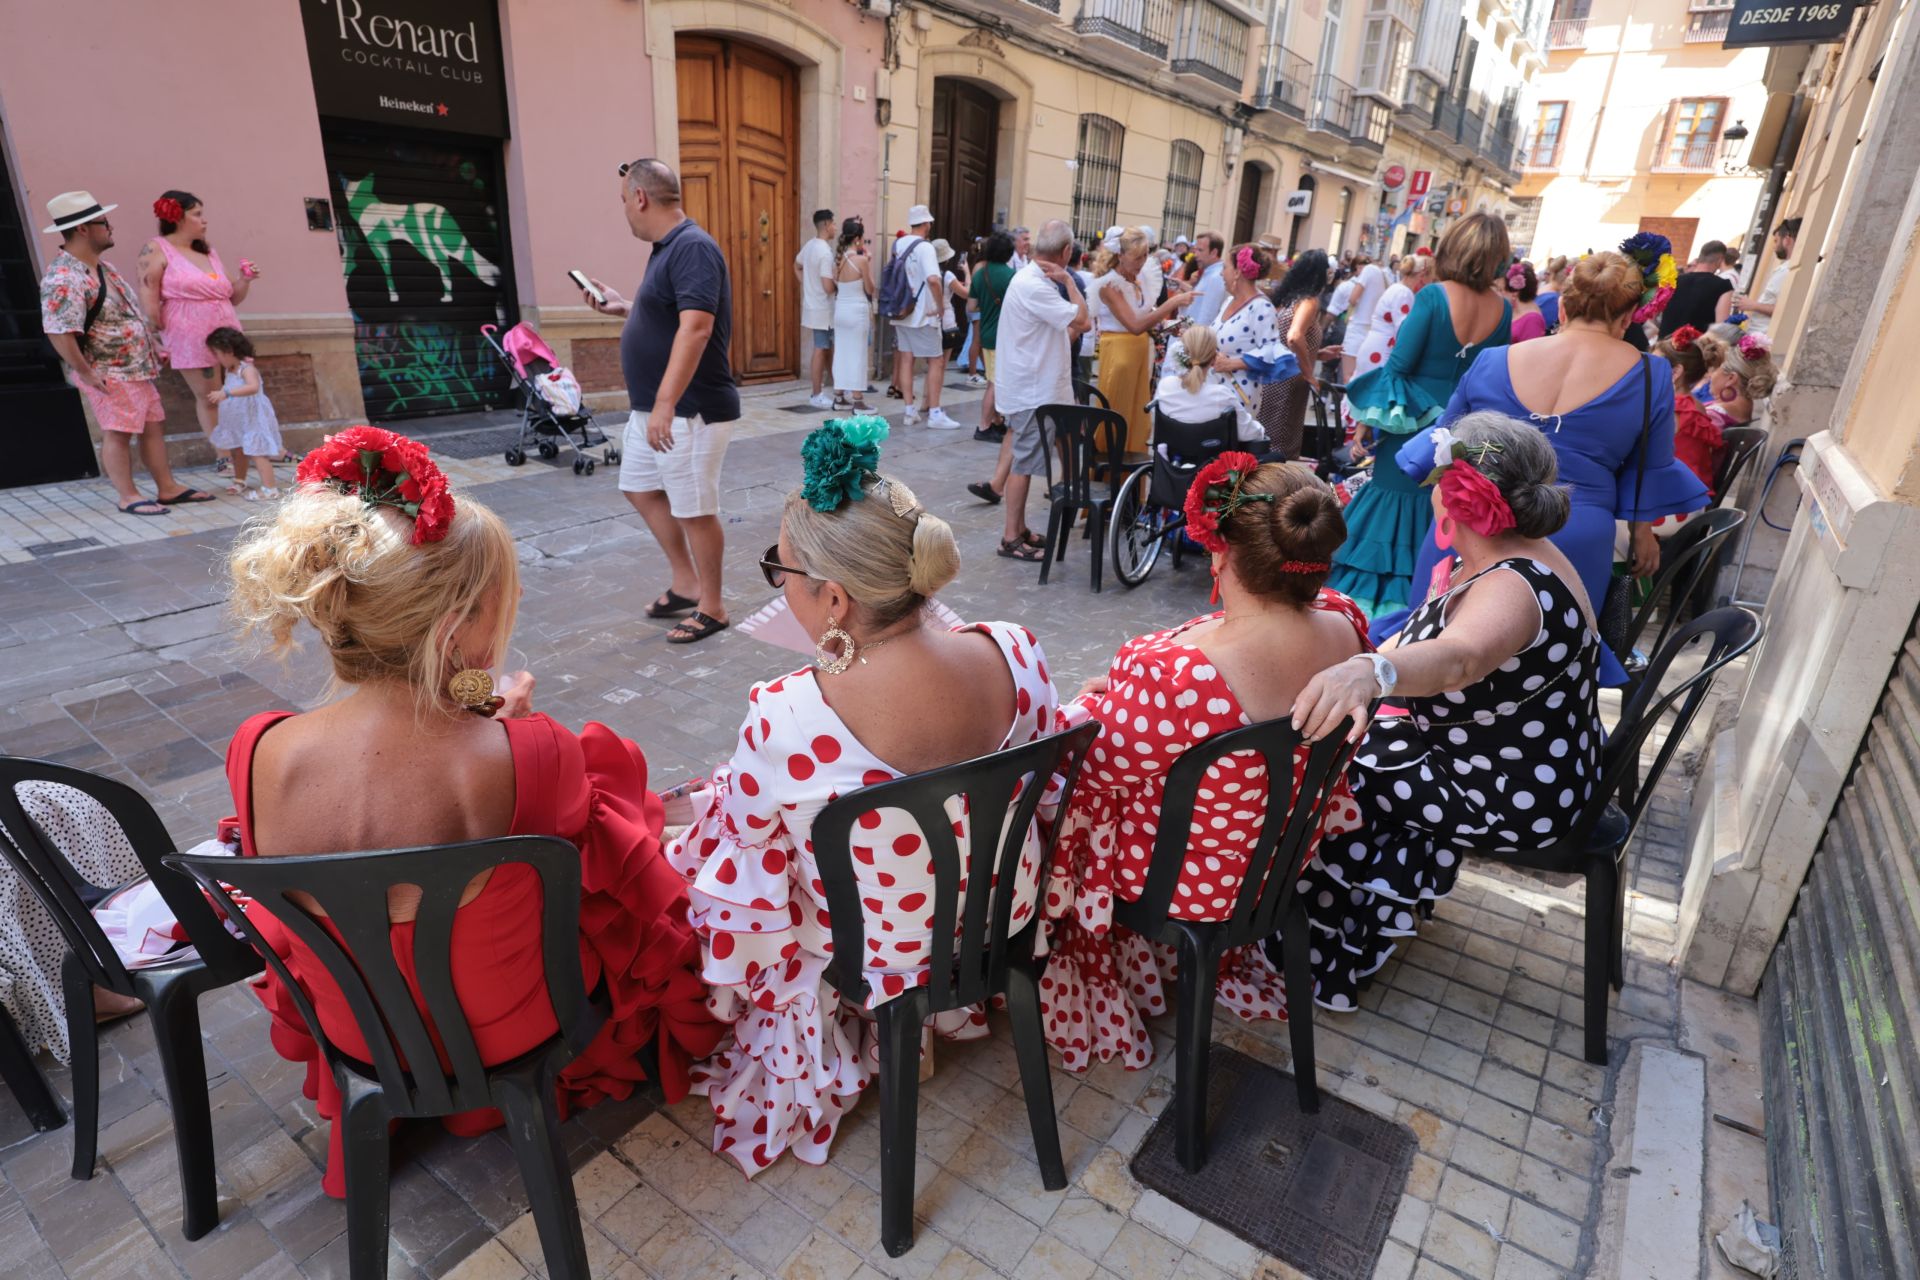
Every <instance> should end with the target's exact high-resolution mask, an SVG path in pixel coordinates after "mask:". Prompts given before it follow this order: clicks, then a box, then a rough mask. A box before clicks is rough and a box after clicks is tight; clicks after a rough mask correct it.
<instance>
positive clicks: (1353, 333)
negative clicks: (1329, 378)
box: [1340, 257, 1387, 382]
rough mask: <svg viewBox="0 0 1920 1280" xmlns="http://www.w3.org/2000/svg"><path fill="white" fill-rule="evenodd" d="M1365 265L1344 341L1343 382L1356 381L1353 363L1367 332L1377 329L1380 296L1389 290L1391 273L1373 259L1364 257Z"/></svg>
mask: <svg viewBox="0 0 1920 1280" xmlns="http://www.w3.org/2000/svg"><path fill="white" fill-rule="evenodd" d="M1360 262H1361V264H1362V265H1361V267H1360V270H1359V271H1358V272H1356V273H1355V274H1354V277H1353V279H1354V286H1353V300H1352V303H1351V309H1350V311H1349V313H1348V316H1347V336H1346V337H1345V338H1343V339H1341V341H1340V346H1341V348H1342V352H1343V354H1342V355H1341V357H1340V381H1342V382H1351V381H1353V362H1354V360H1355V359H1356V358H1357V357H1358V356H1359V354H1360V348H1361V347H1362V346H1363V345H1365V343H1366V341H1367V332H1368V331H1369V330H1370V329H1372V328H1373V322H1374V320H1375V319H1376V317H1375V316H1374V311H1375V310H1376V309H1377V308H1378V307H1379V305H1380V299H1381V297H1382V295H1384V294H1385V293H1386V291H1387V273H1386V272H1385V271H1382V270H1381V269H1380V268H1379V266H1378V265H1376V264H1375V263H1374V262H1373V260H1372V259H1370V258H1364V257H1363V258H1361V259H1360Z"/></svg>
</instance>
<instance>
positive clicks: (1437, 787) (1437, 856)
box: [1294, 413, 1603, 1009]
mask: <svg viewBox="0 0 1920 1280" xmlns="http://www.w3.org/2000/svg"><path fill="white" fill-rule="evenodd" d="M1400 459H1401V460H1402V461H1403V465H1404V469H1405V470H1406V471H1407V472H1408V473H1409V474H1415V473H1418V474H1427V473H1429V472H1433V473H1436V474H1437V475H1438V477H1439V479H1438V482H1437V488H1436V496H1435V501H1434V513H1435V520H1436V528H1437V529H1438V530H1439V532H1440V536H1441V537H1442V538H1443V539H1450V540H1451V542H1452V544H1453V546H1454V547H1455V548H1456V549H1457V550H1458V551H1459V552H1460V555H1461V568H1460V569H1459V570H1458V571H1457V572H1456V575H1455V577H1456V582H1455V584H1454V585H1453V586H1452V587H1451V588H1449V589H1447V590H1445V591H1439V590H1436V591H1435V592H1434V594H1433V598H1431V599H1429V600H1428V601H1427V603H1426V604H1424V605H1422V606H1420V608H1418V609H1417V610H1415V611H1414V613H1413V614H1412V615H1411V616H1409V618H1408V619H1407V624H1406V627H1405V629H1404V630H1402V631H1401V632H1400V634H1399V635H1398V636H1397V637H1396V638H1395V639H1394V640H1393V641H1392V642H1390V644H1389V645H1388V646H1387V647H1386V648H1384V649H1382V651H1381V655H1380V656H1381V657H1382V658H1384V659H1385V660H1386V663H1387V664H1390V666H1387V665H1382V666H1376V664H1375V663H1374V662H1373V660H1371V659H1369V660H1368V661H1364V662H1345V663H1342V664H1340V665H1338V666H1335V667H1331V668H1329V669H1327V670H1326V671H1323V672H1321V673H1320V674H1319V675H1318V676H1316V677H1314V679H1313V681H1312V682H1311V683H1310V684H1309V685H1308V687H1307V688H1306V690H1305V691H1303V692H1302V693H1301V695H1300V699H1299V701H1298V703H1296V705H1295V709H1294V720H1295V723H1297V724H1299V725H1300V726H1301V728H1302V729H1303V730H1304V731H1305V732H1307V733H1308V734H1309V735H1311V736H1315V737H1317V736H1320V735H1322V734H1324V733H1327V732H1330V731H1331V730H1332V728H1333V727H1334V726H1335V725H1337V724H1338V723H1339V722H1340V720H1341V719H1342V718H1343V717H1346V716H1355V717H1357V723H1359V724H1362V725H1364V724H1365V722H1366V716H1367V710H1368V707H1369V706H1370V705H1371V704H1372V703H1373V701H1374V699H1375V698H1377V697H1383V696H1384V697H1386V699H1387V702H1388V704H1389V705H1394V706H1398V707H1400V708H1403V709H1404V714H1398V715H1392V716H1387V715H1383V716H1382V717H1381V718H1380V719H1379V720H1376V721H1374V722H1373V724H1372V726H1371V727H1370V728H1367V729H1366V738H1365V740H1364V741H1363V742H1362V743H1361V744H1360V748H1359V750H1358V752H1357V754H1356V755H1355V757H1354V761H1353V766H1352V768H1351V769H1350V770H1349V773H1348V776H1349V779H1350V781H1351V782H1352V784H1353V794H1354V799H1355V800H1356V801H1357V802H1358V803H1359V806H1360V820H1361V823H1362V824H1363V825H1362V826H1361V828H1360V829H1359V830H1357V831H1353V832H1350V833H1348V834H1347V835H1344V836H1342V837H1341V838H1339V839H1337V840H1328V841H1327V842H1326V843H1325V844H1323V845H1322V846H1321V848H1320V852H1319V854H1318V855H1317V856H1316V857H1315V858H1314V860H1313V861H1312V862H1311V863H1310V864H1309V865H1308V868H1307V872H1306V875H1305V877H1304V879H1303V880H1302V886H1303V888H1304V889H1305V890H1306V891H1307V893H1308V900H1307V910H1308V913H1309V916H1310V922H1311V924H1312V925H1313V927H1314V929H1315V931H1316V937H1315V939H1314V957H1313V958H1314V976H1315V979H1316V988H1317V989H1316V992H1315V995H1316V998H1317V999H1318V1001H1319V1002H1320V1003H1321V1004H1323V1005H1325V1006H1326V1007H1328V1008H1331V1009H1352V1008H1354V1007H1355V1006H1356V1004H1357V999H1358V992H1359V987H1360V984H1361V982H1362V981H1363V980H1364V979H1365V978H1366V977H1367V976H1368V975H1370V974H1372V973H1373V972H1374V971H1376V970H1377V969H1379V968H1380V966H1381V965H1383V964H1385V963H1386V962H1387V960H1388V959H1389V958H1390V957H1391V956H1392V955H1393V951H1394V948H1395V947H1396V946H1397V945H1398V943H1397V939H1399V938H1403V937H1410V936H1412V935H1413V934H1414V932H1415V930H1416V921H1417V918H1418V914H1419V913H1418V910H1417V909H1418V908H1419V906H1420V905H1421V904H1423V903H1428V902H1432V901H1433V900H1435V899H1438V898H1443V897H1445V896H1446V895H1447V894H1448V893H1449V892H1451V891H1452V889H1453V883H1454V878H1455V877H1456V876H1457V875H1458V874H1459V870H1460V860H1461V859H1462V858H1463V857H1466V856H1467V855H1469V854H1471V853H1474V852H1476V851H1481V850H1486V851H1501V850H1513V849H1537V848H1544V847H1546V846H1547V845H1550V844H1552V843H1554V842H1555V841H1556V840H1558V839H1560V837H1561V836H1562V835H1564V834H1565V833H1566V831H1567V829H1568V828H1569V827H1570V826H1571V824H1572V823H1573V821H1574V820H1575V819H1576V818H1577V817H1578V816H1579V813H1580V809H1581V807H1582V806H1583V805H1585V803H1586V802H1587V799H1588V797H1589V796H1590V795H1591V794H1592V791H1593V786H1594V782H1595V780H1596V777H1597V775H1598V773H1599V769H1600V744H1601V739H1602V736H1603V735H1602V730H1601V727H1600V718H1599V705H1598V701H1597V699H1598V679H1597V677H1598V673H1599V667H1600V641H1599V637H1598V635H1597V634H1596V633H1595V631H1594V627H1593V606H1592V602H1591V601H1589V600H1588V599H1587V596H1586V593H1585V591H1584V590H1583V589H1582V587H1581V585H1580V575H1579V574H1578V573H1576V572H1575V571H1574V569H1573V566H1572V565H1571V564H1570V563H1569V562H1568V560H1567V558H1566V557H1565V556H1564V555H1563V554H1561V552H1560V551H1559V549H1558V548H1556V547H1555V546H1554V545H1553V544H1552V543H1551V542H1548V541H1547V540H1546V539H1547V536H1548V535H1549V534H1551V533H1553V532H1554V531H1555V530H1557V529H1558V528H1559V527H1560V526H1561V525H1562V524H1564V523H1565V522H1566V516H1567V510H1568V498H1567V494H1566V491H1565V490H1564V489H1562V488H1561V487H1560V486H1559V485H1557V484H1556V483H1555V478H1556V474H1557V470H1556V464H1555V458H1554V453H1553V446H1552V445H1551V444H1550V443H1548V441H1547V438H1546V437H1545V436H1544V435H1542V434H1541V433H1540V432H1539V431H1537V430H1535V429H1534V428H1532V427H1531V426H1529V425H1527V424H1526V423H1522V422H1516V421H1514V420H1513V419H1511V418H1508V417H1506V416H1504V415H1502V414H1496V413H1477V414H1470V415H1468V416H1467V417H1465V418H1462V419H1460V420H1459V421H1458V422H1457V423H1455V424H1454V426H1453V428H1452V431H1451V433H1449V432H1447V431H1444V430H1437V429H1429V430H1428V431H1427V432H1423V433H1422V434H1421V435H1419V436H1415V437H1413V438H1412V439H1410V440H1409V441H1408V443H1407V446H1406V447H1405V448H1404V449H1403V450H1402V451H1401V454H1400ZM1389 684H1390V685H1391V688H1390V689H1389V688H1388V687H1387V686H1388V685H1389Z"/></svg>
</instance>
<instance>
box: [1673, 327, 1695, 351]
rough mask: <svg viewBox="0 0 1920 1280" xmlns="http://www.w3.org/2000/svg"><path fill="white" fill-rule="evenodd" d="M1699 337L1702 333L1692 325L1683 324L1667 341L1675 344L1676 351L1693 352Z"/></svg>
mask: <svg viewBox="0 0 1920 1280" xmlns="http://www.w3.org/2000/svg"><path fill="white" fill-rule="evenodd" d="M1699 337H1700V331H1699V330H1698V329H1696V328H1694V327H1693V326H1692V325H1690V324H1683V325H1681V326H1680V327H1679V328H1678V329H1675V330H1674V331H1673V333H1672V334H1671V335H1669V336H1668V338H1667V341H1668V342H1671V343H1672V344H1673V349H1674V350H1675V351H1691V350H1692V349H1693V344H1694V342H1695V341H1696V340H1697V339H1698V338H1699Z"/></svg>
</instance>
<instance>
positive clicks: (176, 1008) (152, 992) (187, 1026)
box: [0, 756, 260, 1240]
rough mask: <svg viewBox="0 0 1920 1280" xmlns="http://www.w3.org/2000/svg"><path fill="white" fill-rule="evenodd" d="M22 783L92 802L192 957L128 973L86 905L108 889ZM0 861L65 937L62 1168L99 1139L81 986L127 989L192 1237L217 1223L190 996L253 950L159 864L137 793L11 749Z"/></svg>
mask: <svg viewBox="0 0 1920 1280" xmlns="http://www.w3.org/2000/svg"><path fill="white" fill-rule="evenodd" d="M23 782H48V783H57V784H59V785H61V786H65V787H72V788H73V789H74V790H75V791H79V792H82V793H83V794H85V795H88V796H90V797H92V798H93V799H94V800H96V801H98V802H99V804H100V805H101V807H102V808H104V809H106V811H107V812H108V814H110V815H111V816H112V818H113V820H114V821H115V822H116V823H118V824H119V825H120V829H121V831H123V832H124V833H125V834H126V837H127V842H128V843H129V844H131V845H132V846H133V852H134V855H135V856H136V857H137V858H139V859H140V865H141V866H142V867H144V868H145V869H146V872H147V874H148V875H149V876H150V877H152V879H153V883H154V887H155V888H156V889H158V890H159V892H160V896H161V897H162V898H163V899H165V900H166V903H167V905H168V906H169V907H171V908H172V909H173V913H174V918H175V919H176V920H178V921H179V922H180V925H181V927H182V928H184V929H185V930H186V933H187V937H188V939H189V940H190V941H191V942H192V943H193V945H194V948H195V954H192V955H190V956H189V957H188V958H186V959H182V960H179V961H176V962H173V963H162V964H157V965H152V966H147V967H143V968H139V969H128V968H127V967H126V965H124V964H122V963H121V961H120V956H119V953H117V952H116V951H115V950H114V949H113V944H112V943H111V942H109V941H108V940H107V935H106V934H105V933H104V932H103V931H102V930H101V928H100V925H99V923H98V922H97V921H96V920H94V918H93V911H92V907H93V905H94V904H95V903H97V902H99V901H100V900H101V899H102V898H104V897H106V896H107V894H108V893H110V892H112V890H113V889H115V888H118V887H119V886H117V885H96V884H91V883H89V882H88V881H87V880H86V879H85V878H84V877H82V876H81V875H80V874H79V872H77V871H76V870H75V869H74V867H73V864H72V863H71V862H69V861H68V860H67V858H66V855H64V854H62V853H61V852H60V850H59V848H58V847H57V846H56V845H55V844H54V843H53V841H52V840H51V839H50V838H48V836H47V833H46V832H44V831H42V830H41V829H40V827H39V824H37V823H35V822H34V821H33V820H32V819H31V818H29V817H28V816H27V814H26V811H25V810H24V809H23V808H22V807H21V805H20V797H19V796H18V794H17V793H16V792H15V790H14V788H15V787H17V786H18V785H19V784H21V783H23ZM0 826H4V827H5V828H6V829H7V831H8V832H9V833H11V835H12V836H13V840H12V841H11V842H9V841H7V840H6V839H0V857H4V858H6V860H7V861H8V862H9V863H11V864H12V865H13V867H14V869H15V870H16V871H18V872H19V873H20V875H21V876H23V877H24V878H25V879H26V882H27V886H28V887H29V888H30V889H32V890H33V892H34V896H36V897H38V898H39V899H40V902H41V904H42V905H43V906H45V907H46V909H47V914H48V915H50V916H52V917H53V922H54V924H55V925H56V926H58V928H59V930H60V933H61V936H62V937H64V938H65V939H66V942H67V955H66V958H65V960H63V961H62V962H61V966H60V986H61V994H62V996H63V997H64V999H65V1001H66V1006H67V1041H68V1044H69V1045H70V1046H71V1048H72V1051H73V1062H72V1071H73V1176H74V1177H75V1178H80V1179H87V1178H91V1177H93V1167H94V1163H95V1159H96V1156H97V1155H98V1152H99V1142H100V1030H99V1027H98V1025H97V1024H96V1023H95V1022H94V1020H93V989H94V987H95V986H100V987H104V988H106V989H107V990H108V991H111V992H113V993H115V994H116V995H122V996H132V997H135V998H136V999H139V1000H141V1001H144V1002H145V1004H146V1006H147V1021H148V1024H149V1025H150V1026H152V1028H153V1039H154V1044H155V1046H156V1048H157V1049H158V1050H159V1055H160V1070H161V1074H162V1075H163V1076H164V1077H165V1080H166V1085H167V1105H168V1107H169V1108H171V1110H172V1111H173V1144H174V1151H175V1153H176V1154H177V1155H178V1157H179V1161H180V1202H181V1204H180V1230H181V1233H182V1234H183V1235H185V1236H186V1238H187V1239H189V1240H198V1239H199V1238H200V1237H201V1236H203V1235H206V1234H207V1233H208V1232H209V1231H211V1230H213V1229H214V1228H215V1227H217V1226H219V1225H220V1204H219V1193H218V1191H217V1190H216V1188H215V1186H214V1161H213V1119H212V1115H211V1110H210V1107H209V1104H208V1100H207V1060H206V1055H205V1053H204V1052H203V1051H202V1049H201V1040H200V1006H199V999H200V996H201V995H202V994H204V993H205V992H208V991H216V990H218V989H219V988H221V987H224V986H228V985H230V984H232V983H235V982H239V981H240V980H241V979H243V978H247V977H251V976H252V975H254V974H256V973H258V972H260V962H259V961H258V960H257V959H255V958H254V956H253V953H252V952H251V951H249V950H248V949H247V948H246V947H245V946H244V945H242V944H241V943H240V942H239V941H238V940H236V939H235V938H234V937H233V936H232V935H231V934H229V933H228V932H227V931H226V930H225V929H224V928H222V927H221V924H220V918H219V917H218V916H217V915H215V914H214V911H213V908H212V907H210V906H208V905H207V901H206V899H205V898H203V897H201V896H200V892H199V890H197V889H196V888H194V886H193V883H192V881H190V880H188V879H187V878H186V877H184V876H182V875H180V874H179V873H177V872H175V871H173V870H171V869H169V868H168V867H167V866H166V865H164V859H165V858H166V857H167V855H169V854H171V853H172V852H173V837H171V836H169V835H168V834H167V828H166V825H165V824H164V823H162V822H161V821H160V815H159V814H157V813H155V812H154V811H153V806H152V805H150V804H148V803H147V802H146V799H145V798H144V797H142V796H141V795H140V793H139V792H137V791H135V790H134V789H133V788H132V787H129V786H127V785H126V784H125V783H121V782H115V781H114V780H113V779H111V778H103V777H101V776H100V775H98V774H94V773H88V772H87V771H86V770H84V769H74V768H70V767H68V766H66V765H60V764H54V763H52V762H50V761H46V760H29V759H25V758H23V757H20V756H0Z"/></svg>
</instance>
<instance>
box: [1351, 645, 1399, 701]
mask: <svg viewBox="0 0 1920 1280" xmlns="http://www.w3.org/2000/svg"><path fill="white" fill-rule="evenodd" d="M1354 656H1355V657H1356V658H1362V659H1364V660H1366V661H1367V662H1370V663H1372V664H1373V678H1374V682H1375V683H1377V684H1378V685H1379V686H1380V696H1381V697H1383V698H1390V697H1392V696H1393V686H1394V685H1396V684H1398V683H1400V673H1399V671H1397V670H1396V669H1395V668H1394V665H1393V662H1392V661H1391V660H1390V659H1389V658H1388V657H1387V656H1386V655H1385V654H1380V653H1358V654H1355V655H1354Z"/></svg>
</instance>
